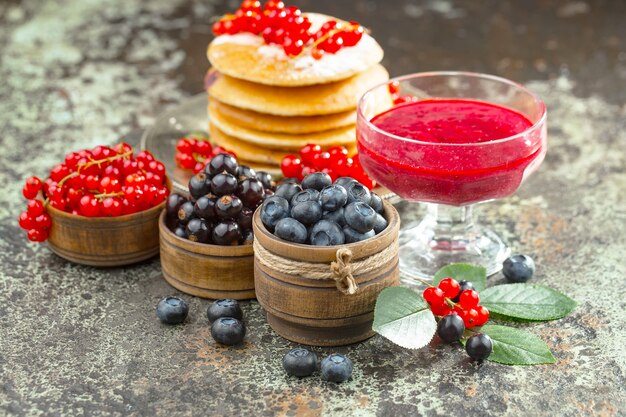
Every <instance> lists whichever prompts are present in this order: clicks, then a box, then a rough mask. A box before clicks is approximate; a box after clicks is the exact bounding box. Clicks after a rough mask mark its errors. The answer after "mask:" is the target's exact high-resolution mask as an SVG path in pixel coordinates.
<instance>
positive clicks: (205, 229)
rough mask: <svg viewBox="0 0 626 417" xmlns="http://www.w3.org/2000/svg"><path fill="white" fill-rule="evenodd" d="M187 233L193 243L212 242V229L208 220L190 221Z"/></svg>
mask: <svg viewBox="0 0 626 417" xmlns="http://www.w3.org/2000/svg"><path fill="white" fill-rule="evenodd" d="M185 232H186V233H187V239H189V240H191V241H192V242H199V243H209V241H210V240H211V228H210V227H209V224H208V223H207V222H206V220H203V219H191V220H189V223H187V228H186V229H185Z"/></svg>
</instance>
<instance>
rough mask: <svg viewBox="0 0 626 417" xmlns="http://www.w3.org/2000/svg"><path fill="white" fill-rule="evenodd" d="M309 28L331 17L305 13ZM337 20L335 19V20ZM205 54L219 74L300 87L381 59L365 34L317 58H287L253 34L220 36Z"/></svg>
mask: <svg viewBox="0 0 626 417" xmlns="http://www.w3.org/2000/svg"><path fill="white" fill-rule="evenodd" d="M305 15H306V16H308V17H309V19H310V20H311V23H312V29H313V30H316V29H315V28H319V27H321V26H322V25H323V24H324V23H325V22H327V21H328V20H331V19H334V18H332V17H330V16H326V15H322V14H317V13H306V14H305ZM335 20H338V19H335ZM207 57H208V58H209V61H210V62H211V65H212V66H213V67H215V68H216V69H217V70H218V71H219V72H221V73H222V74H226V75H230V76H231V77H235V78H239V79H241V80H246V81H251V82H255V83H260V84H267V85H275V86H283V87H299V86H305V85H313V84H325V83H329V82H333V81H338V80H343V79H345V78H348V77H350V76H352V75H354V74H357V73H359V72H362V71H365V70H366V69H367V68H370V67H371V66H372V65H374V64H377V63H379V62H380V61H381V60H382V59H383V50H382V48H381V47H380V45H379V44H378V43H377V42H376V41H375V40H374V38H372V37H371V36H370V35H368V34H363V38H361V40H360V41H359V43H357V44H356V45H355V46H351V47H345V48H341V49H340V50H339V51H338V52H337V53H336V54H329V53H326V54H324V56H323V57H322V58H321V59H319V60H316V59H314V58H313V57H312V56H311V54H310V52H308V51H307V50H305V52H304V53H303V54H302V55H300V56H298V57H291V58H290V57H289V56H287V54H285V52H284V50H283V48H282V47H281V46H278V45H275V44H271V45H266V44H265V41H264V40H263V38H262V37H261V36H257V35H253V34H252V33H238V34H235V35H221V36H218V37H216V38H215V39H214V40H213V41H212V42H211V43H210V44H209V48H208V51H207Z"/></svg>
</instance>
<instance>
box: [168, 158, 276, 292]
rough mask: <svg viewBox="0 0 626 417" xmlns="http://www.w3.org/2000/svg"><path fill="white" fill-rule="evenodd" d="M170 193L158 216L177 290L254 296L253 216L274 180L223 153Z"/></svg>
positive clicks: (173, 283)
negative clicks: (185, 189)
mask: <svg viewBox="0 0 626 417" xmlns="http://www.w3.org/2000/svg"><path fill="white" fill-rule="evenodd" d="M188 188H189V195H181V194H175V193H173V194H171V195H170V196H169V198H168V199H167V203H166V209H165V211H164V212H163V214H162V215H161V218H160V221H159V230H160V241H161V269H162V272H163V277H164V278H165V280H166V281H167V282H169V283H170V285H172V286H173V287H175V288H177V289H178V290H180V291H182V292H185V293H188V294H191V295H195V296H198V297H203V298H213V299H221V298H232V299H237V300H245V299H250V298H254V297H255V291H254V254H253V249H252V241H253V238H254V237H253V233H252V217H253V214H254V211H255V210H256V208H257V207H258V206H260V205H261V204H262V203H263V201H264V200H265V198H266V197H268V196H271V195H273V194H274V189H275V184H274V182H273V180H272V176H271V175H270V174H268V173H266V172H262V171H259V172H255V170H253V169H252V168H250V167H248V166H246V165H240V164H239V163H238V161H237V159H236V158H235V157H234V156H233V155H230V154H227V153H221V154H218V155H216V156H214V157H213V158H211V159H210V160H207V161H206V162H205V166H204V168H203V169H202V170H200V171H199V172H198V173H196V174H195V175H194V176H193V177H192V178H191V179H190V180H189V183H188Z"/></svg>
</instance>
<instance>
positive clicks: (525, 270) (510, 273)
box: [502, 255, 535, 282]
mask: <svg viewBox="0 0 626 417" xmlns="http://www.w3.org/2000/svg"><path fill="white" fill-rule="evenodd" d="M502 273H503V274H504V277H505V278H506V279H507V281H509V282H526V281H528V280H529V279H531V278H532V277H533V274H534V273H535V262H534V261H533V259H532V258H531V257H530V256H526V255H514V256H511V257H510V258H508V259H506V260H505V261H504V263H503V264H502Z"/></svg>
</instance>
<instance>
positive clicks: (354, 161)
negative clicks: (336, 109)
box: [280, 143, 376, 189]
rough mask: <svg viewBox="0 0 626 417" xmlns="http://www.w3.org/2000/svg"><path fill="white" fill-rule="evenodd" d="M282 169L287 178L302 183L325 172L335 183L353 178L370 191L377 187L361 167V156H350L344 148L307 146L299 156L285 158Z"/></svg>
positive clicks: (301, 150) (281, 165)
mask: <svg viewBox="0 0 626 417" xmlns="http://www.w3.org/2000/svg"><path fill="white" fill-rule="evenodd" d="M280 168H281V171H282V172H283V175H284V176H285V177H286V178H297V179H298V180H300V181H302V179H303V178H304V177H306V176H307V175H309V174H311V173H313V172H325V173H327V174H328V175H329V176H330V178H331V179H332V180H333V181H335V180H336V179H337V178H339V177H352V178H354V179H355V180H357V181H359V182H360V183H362V184H363V185H365V186H366V187H368V188H369V189H372V188H374V187H375V186H376V183H375V182H374V181H373V180H372V179H371V178H370V177H368V175H367V174H366V173H365V171H364V170H363V168H362V167H361V163H360V161H359V155H358V154H356V155H353V156H352V157H350V156H348V150H347V149H346V148H345V147H343V146H333V147H332V148H329V149H328V150H323V149H322V147H321V146H319V145H315V144H311V143H310V144H307V145H305V146H303V147H302V149H300V154H299V155H287V156H285V157H284V158H283V160H282V161H281V164H280Z"/></svg>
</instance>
